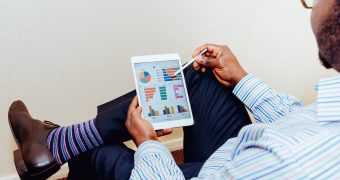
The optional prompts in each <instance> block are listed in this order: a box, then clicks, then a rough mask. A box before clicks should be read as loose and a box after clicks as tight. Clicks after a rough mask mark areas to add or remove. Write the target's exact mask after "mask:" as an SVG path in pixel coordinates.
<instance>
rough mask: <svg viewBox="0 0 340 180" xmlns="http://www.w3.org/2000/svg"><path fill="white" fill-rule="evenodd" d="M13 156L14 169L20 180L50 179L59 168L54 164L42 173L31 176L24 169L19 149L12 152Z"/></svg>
mask: <svg viewBox="0 0 340 180" xmlns="http://www.w3.org/2000/svg"><path fill="white" fill-rule="evenodd" d="M13 155H14V164H15V168H16V170H17V172H18V175H19V177H20V179H24V180H32V179H35V180H38V179H47V178H48V177H50V176H51V175H52V174H54V173H55V172H57V171H58V170H59V169H60V166H59V165H58V164H57V163H55V164H53V165H51V166H50V167H49V168H47V169H45V170H44V171H41V172H38V173H34V174H32V173H30V172H29V170H28V169H27V168H26V165H25V162H24V159H23V158H22V154H21V151H20V149H17V150H15V151H13Z"/></svg>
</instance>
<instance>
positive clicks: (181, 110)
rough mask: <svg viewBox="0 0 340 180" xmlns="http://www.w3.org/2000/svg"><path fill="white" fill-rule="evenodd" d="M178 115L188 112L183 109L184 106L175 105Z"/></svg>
mask: <svg viewBox="0 0 340 180" xmlns="http://www.w3.org/2000/svg"><path fill="white" fill-rule="evenodd" d="M177 110H178V113H183V112H188V109H186V108H184V106H180V105H177Z"/></svg>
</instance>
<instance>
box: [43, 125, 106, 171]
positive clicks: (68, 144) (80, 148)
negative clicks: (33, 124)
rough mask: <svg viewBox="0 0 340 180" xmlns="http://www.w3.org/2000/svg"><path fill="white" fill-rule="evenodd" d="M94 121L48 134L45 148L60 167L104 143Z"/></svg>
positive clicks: (61, 128)
mask: <svg viewBox="0 0 340 180" xmlns="http://www.w3.org/2000/svg"><path fill="white" fill-rule="evenodd" d="M94 121H95V119H93V120H89V121H87V122H84V123H80V124H75V125H72V126H67V127H59V128H56V129H53V130H52V131H51V132H50V133H49V134H48V136H47V139H46V143H47V147H48V149H49V150H50V151H51V152H52V156H53V157H54V158H55V159H56V161H57V162H58V163H59V164H60V165H62V164H64V163H65V162H67V161H68V160H70V159H71V158H72V157H75V156H77V155H79V154H80V153H83V152H86V151H88V150H90V149H93V148H95V147H98V146H100V145H102V144H103V143H104V141H103V139H102V138H101V137H100V135H99V132H98V130H97V128H96V126H95V125H94Z"/></svg>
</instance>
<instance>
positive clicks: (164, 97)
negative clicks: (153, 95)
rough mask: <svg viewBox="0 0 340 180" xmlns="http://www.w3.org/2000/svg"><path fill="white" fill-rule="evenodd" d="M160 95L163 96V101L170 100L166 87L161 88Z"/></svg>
mask: <svg viewBox="0 0 340 180" xmlns="http://www.w3.org/2000/svg"><path fill="white" fill-rule="evenodd" d="M159 94H160V96H161V100H162V101H165V100H167V99H168V95H167V93H166V86H160V87H159Z"/></svg>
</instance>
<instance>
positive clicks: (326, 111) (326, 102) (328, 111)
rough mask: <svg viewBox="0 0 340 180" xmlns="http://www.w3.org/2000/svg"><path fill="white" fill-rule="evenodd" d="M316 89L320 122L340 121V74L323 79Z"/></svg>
mask: <svg viewBox="0 0 340 180" xmlns="http://www.w3.org/2000/svg"><path fill="white" fill-rule="evenodd" d="M316 90H317V91H318V98H317V115H318V123H319V124H328V123H332V122H340V75H338V76H334V77H330V78H324V79H321V80H320V81H319V83H318V84H317V85H316Z"/></svg>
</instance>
